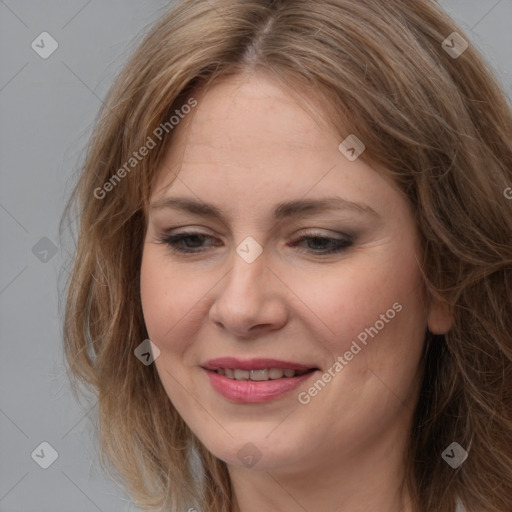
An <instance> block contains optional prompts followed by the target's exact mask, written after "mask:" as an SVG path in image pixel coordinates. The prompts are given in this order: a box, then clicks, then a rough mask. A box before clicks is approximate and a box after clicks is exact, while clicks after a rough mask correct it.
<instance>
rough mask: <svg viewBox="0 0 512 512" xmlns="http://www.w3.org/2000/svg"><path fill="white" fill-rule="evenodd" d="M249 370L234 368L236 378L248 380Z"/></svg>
mask: <svg viewBox="0 0 512 512" xmlns="http://www.w3.org/2000/svg"><path fill="white" fill-rule="evenodd" d="M250 375H251V372H250V371H249V370H235V379H236V380H248V379H249V376H250Z"/></svg>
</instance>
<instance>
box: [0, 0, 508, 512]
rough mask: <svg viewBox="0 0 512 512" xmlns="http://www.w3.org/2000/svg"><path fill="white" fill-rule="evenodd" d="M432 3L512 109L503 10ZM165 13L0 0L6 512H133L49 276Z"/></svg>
mask: <svg viewBox="0 0 512 512" xmlns="http://www.w3.org/2000/svg"><path fill="white" fill-rule="evenodd" d="M440 3H441V4H442V5H443V6H444V7H445V8H446V9H447V11H448V12H449V13H450V14H451V15H452V17H453V18H454V19H455V20H456V21H458V22H459V23H460V24H461V25H462V27H463V29H465V30H466V31H467V33H468V34H469V36H470V38H471V42H472V43H473V44H474V45H476V46H477V47H478V48H479V49H480V50H481V51H482V52H483V54H484V56H485V57H486V58H487V60H488V61H489V62H490V63H491V65H492V66H493V68H494V69H495V71H496V73H497V75H498V77H499V78H500V80H501V81H502V83H503V86H504V88H505V89H506V91H507V94H508V95H509V97H512V51H511V50H512V30H511V29H510V26H511V22H512V0H501V1H499V0H444V1H441V2H440ZM168 5H169V2H166V1H163V0H146V1H138V2H137V1H135V0H129V1H124V2H123V1H121V0H103V1H99V0H89V1H87V0H73V1H63V0H45V1H38V2H36V1H35V0H5V1H2V0H0V40H1V46H0V48H1V49H0V111H1V117H0V162H1V165H0V173H1V174H0V237H1V260H0V335H1V337H0V341H1V344H2V345H1V347H2V357H1V358H0V368H1V369H0V511H2V512H3V511H5V512H7V511H8V512H14V511H17V512H36V511H37V512H39V511H41V512H42V511H48V512H50V511H51V512H60V511H66V512H96V511H98V510H99V511H103V512H117V511H136V510H139V509H137V508H136V507H135V506H134V505H132V504H131V503H130V502H129V500H128V499H127V497H126V495H125V494H124V493H123V492H122V491H121V490H120V489H118V488H117V486H116V485H115V484H114V483H113V482H111V481H109V480H108V479H107V478H105V476H104V475H103V474H102V472H101V470H100V468H99V465H98V459H97V455H96V451H95V450H96V448H95V443H96V439H95V436H94V432H93V429H92V421H94V413H95V411H96V409H95V408H94V407H93V409H89V408H88V406H87V404H84V406H83V408H80V407H79V405H78V404H76V403H75V402H74V399H73V397H72V395H71V393H70V390H69V386H68V382H67V377H66V374H65V373H64V359H63V353H62V342H61V327H60V316H59V314H60V313H59V311H61V309H62V304H61V305H59V295H58V281H57V278H58V276H59V273H60V272H61V267H62V265H63V262H65V261H66V257H67V255H68V253H69V250H70V247H67V248H64V247H63V248H62V250H61V248H60V247H58V245H59V236H58V234H59V231H58V223H59V220H60V216H61V213H62V209H63V206H64V201H65V199H66V197H67V195H68V194H69V192H70V190H71V186H72V184H73V182H74V180H75V177H76V171H77V169H78V168H79V164H80V162H81V159H82V157H83V150H84V147H85V144H86V142H87V139H88V136H89V135H90V132H91V128H92V123H93V121H94V119H95V116H96V113H97V111H98V108H99V106H100V105H101V101H102V99H103V98H104V97H105V94H106V92H107V90H108V87H109V86H110V84H111V82H112V80H113V78H114V77H115V75H116V73H117V72H118V71H119V69H120V67H121V66H122V64H123V62H124V60H125V59H126V57H127V55H128V53H129V51H130V50H131V49H132V48H133V47H134V45H135V43H136V41H137V40H138V38H139V37H140V34H141V32H143V31H144V30H145V29H146V28H147V27H148V25H149V24H150V23H151V22H152V21H154V20H155V19H157V18H158V17H159V15H161V13H162V12H163V11H164V10H165V9H166V8H167V6H168ZM44 31H46V32H49V33H50V34H51V35H52V36H53V38H55V39H56V40H57V42H58V45H59V46H58V49H57V50H56V51H55V53H53V54H52V55H51V56H50V57H49V58H47V59H42V58H41V57H40V56H39V55H38V54H36V52H35V51H34V50H33V49H32V48H31V43H32V41H33V40H35V39H36V37H37V36H38V35H39V34H40V33H41V32H44ZM447 35H448V34H447ZM44 237H46V239H44ZM42 238H43V241H41V239H42ZM36 244H37V245H36ZM34 246H35V247H36V248H35V249H34V250H33V247H34ZM44 250H46V251H48V252H46V253H45V252H44ZM52 252H55V254H52ZM45 259H46V260H47V261H45ZM42 442H48V443H49V444H50V445H51V446H52V447H53V448H54V449H55V450H56V451H57V452H58V458H57V459H56V460H55V462H54V463H53V464H52V465H51V466H49V467H48V468H47V469H42V468H41V467H40V466H39V465H38V464H36V462H35V460H34V459H36V458H37V457H36V456H35V455H34V459H33V458H32V457H31V454H32V453H33V452H34V450H35V449H36V448H38V446H39V445H40V444H41V443H42ZM36 453H38V454H39V455H40V457H39V458H37V460H40V461H43V460H49V458H48V457H49V451H48V449H46V451H45V449H43V453H44V457H43V456H41V449H40V448H39V449H38V450H37V451H36Z"/></svg>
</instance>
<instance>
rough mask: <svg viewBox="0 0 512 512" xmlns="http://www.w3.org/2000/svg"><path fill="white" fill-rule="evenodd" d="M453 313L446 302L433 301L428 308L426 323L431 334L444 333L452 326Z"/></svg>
mask: <svg viewBox="0 0 512 512" xmlns="http://www.w3.org/2000/svg"><path fill="white" fill-rule="evenodd" d="M452 324H453V315H452V312H451V311H450V308H449V306H448V305H447V304H442V303H441V302H438V301H434V302H433V303H432V304H431V305H430V308H429V310H428V317H427V325H428V330H429V331H430V332H431V333H432V334H446V333H447V332H448V331H449V330H450V329H451V327H452Z"/></svg>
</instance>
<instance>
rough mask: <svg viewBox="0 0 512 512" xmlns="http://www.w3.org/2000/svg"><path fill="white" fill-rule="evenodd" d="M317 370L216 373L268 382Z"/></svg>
mask: <svg viewBox="0 0 512 512" xmlns="http://www.w3.org/2000/svg"><path fill="white" fill-rule="evenodd" d="M316 369H317V368H310V369H308V370H292V369H290V368H261V369H257V370H242V369H241V368H217V369H216V370H209V371H215V373H216V374H217V375H223V376H224V377H226V378H228V379H232V380H251V381H253V382H263V381H267V380H277V379H283V378H284V379H293V377H300V376H301V375H305V374H306V373H310V372H314V371H315V370H316Z"/></svg>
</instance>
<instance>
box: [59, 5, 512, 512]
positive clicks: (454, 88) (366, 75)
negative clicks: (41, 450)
mask: <svg viewBox="0 0 512 512" xmlns="http://www.w3.org/2000/svg"><path fill="white" fill-rule="evenodd" d="M467 40H468V39H467V37H466V36H464V34H463V32H462V30H461V29H460V28H459V27H457V26H456V25H454V23H453V21H452V20H451V19H450V18H449V17H447V15H446V14H445V13H444V12H443V11H442V10H441V9H440V8H439V7H438V6H437V5H436V4H435V3H434V2H432V1H429V0H418V1H416V2H409V1H406V0H391V1H389V2H374V1H372V0H358V1H355V0H320V1H310V0H286V1H274V2H270V1H261V0H244V1H241V0H224V1H222V2H220V1H217V2H213V1H210V2H205V1H199V0H188V1H183V2H181V3H179V4H178V5H177V6H176V7H174V8H173V9H172V10H171V11H169V13H168V14H166V15H165V16H164V17H163V18H162V19H161V20H159V22H158V23H157V24H156V25H155V26H154V27H153V28H152V30H151V31H150V32H149V34H148V35H147V36H146V37H145V39H144V41H143V42H142V43H141V45H140V46H139V48H138V49H137V51H136V52H135V54H134V55H133V56H132V58H131V59H130V61H129V62H128V63H127V65H126V67H125V69H124V71H123V72H122V73H121V75H120V76H119V77H118V79H117V80H116V82H115V84H114V86H113V88H112V91H111V92H110V94H109V97H108V99H107V102H106V108H105V109H104V110H103V112H102V115H101V118H100V119H99V121H98V124H97V127H96V130H95V132H94V136H93V139H92V142H91V146H90V148H89V152H88V156H87V159H86V162H85V168H84V172H83V174H82V175H81V177H80V179H79V182H78V184H77V186H76V188H75V190H74V193H73V196H72V198H71V201H70V204H69V207H70V208H71V206H74V207H75V208H76V212H77V213H78V214H79V216H80V219H81V220H80V225H79V232H78V235H79V238H78V247H77V253H76V257H75V260H74V267H73V273H72V275H71V279H70V283H69V293H68V296H67V308H66V317H65V324H64V337H65V347H66V354H67V357H68V361H69V366H70V369H71V372H72V374H71V376H72V377H76V378H77V380H79V381H82V382H84V383H86V384H88V385H89V386H91V387H92V388H93V389H94V390H95V391H96V392H97V393H98V403H99V420H100V424H99V434H100V441H101V456H102V464H103V465H104V467H105V469H107V470H108V469H109V467H112V466H113V467H115V468H116V469H117V470H118V472H119V473H120V479H119V481H120V484H121V485H124V486H125V488H126V490H127V491H128V492H129V493H130V495H131V496H132V498H133V500H134V502H135V503H136V504H137V505H138V506H140V507H142V508H146V509H148V510H172V511H178V510H201V511H203V512H206V511H208V512H210V511H211V512H221V511H222V512H234V511H240V512H252V511H256V510H258V511H261V510H265V511H267V510H269V511H270V510H272V511H274V510H280V511H285V512H287V511H296V510H307V511H324V510H337V511H343V512H356V511H360V510H379V511H382V512H384V511H386V512H387V511H393V512H398V511H403V512H413V511H414V512H427V511H429V512H431V511H439V512H454V511H455V510H456V507H458V508H457V510H461V507H464V509H465V510H466V511H467V512H474V511H484V510H485V511H486V512H507V511H510V510H512V470H511V469H510V468H511V467H512V465H511V462H512V448H511V446H512V401H511V394H512V391H511V390H512V362H511V359H512V340H511V336H510V333H511V332H512V315H511V310H512V301H511V290H512V278H511V267H512V244H511V238H512V237H511V233H512V210H511V203H510V201H508V199H507V193H506V191H507V190H510V187H511V186H512V142H511V141H512V113H511V109H510V105H509V104H508V102H507V99H506V97H505V96H504V94H503V91H501V90H500V88H499V85H498V84H497V82H496V80H495V79H494V78H493V76H492V74H491V72H490V71H489V69H488V67H487V66H486V64H485V63H484V62H483V60H482V57H481V56H480V55H479V54H478V53H477V51H476V50H475V49H474V48H473V47H472V46H471V45H469V44H468V43H467Z"/></svg>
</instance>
